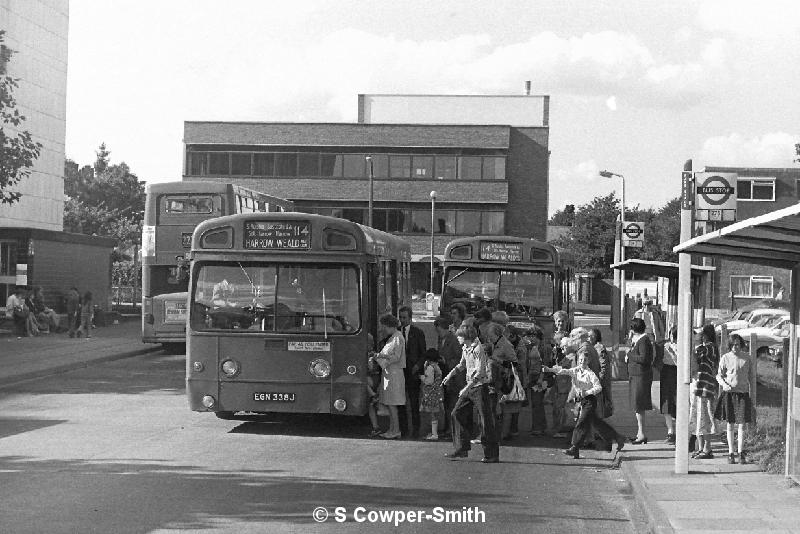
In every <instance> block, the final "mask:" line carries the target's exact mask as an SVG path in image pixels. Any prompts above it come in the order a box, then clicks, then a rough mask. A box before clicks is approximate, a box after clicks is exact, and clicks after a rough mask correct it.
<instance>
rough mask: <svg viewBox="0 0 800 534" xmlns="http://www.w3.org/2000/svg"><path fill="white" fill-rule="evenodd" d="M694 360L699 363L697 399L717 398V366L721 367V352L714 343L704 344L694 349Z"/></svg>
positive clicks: (695, 391) (696, 384) (695, 389)
mask: <svg viewBox="0 0 800 534" xmlns="http://www.w3.org/2000/svg"><path fill="white" fill-rule="evenodd" d="M694 359H695V361H696V362H697V369H698V370H697V376H696V377H695V378H696V382H695V386H694V394H695V396H697V397H703V398H707V399H713V398H714V397H716V396H717V389H718V388H719V384H717V366H718V365H719V352H718V351H717V346H716V345H714V344H713V343H703V344H702V345H698V346H697V348H695V349H694Z"/></svg>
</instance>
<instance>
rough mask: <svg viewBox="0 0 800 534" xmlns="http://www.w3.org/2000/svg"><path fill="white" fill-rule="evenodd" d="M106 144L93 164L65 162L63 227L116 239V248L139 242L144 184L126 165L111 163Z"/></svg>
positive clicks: (100, 149) (99, 150)
mask: <svg viewBox="0 0 800 534" xmlns="http://www.w3.org/2000/svg"><path fill="white" fill-rule="evenodd" d="M109 155H110V152H109V151H108V150H107V148H106V146H105V144H101V145H100V148H99V149H98V151H97V160H96V161H95V163H94V165H93V166H89V165H84V166H83V167H79V165H78V164H77V163H75V162H74V161H72V160H69V159H68V160H66V162H65V165H64V192H65V193H66V195H67V197H68V200H67V202H66V203H65V205H64V228H65V229H66V230H68V231H71V232H78V233H83V234H89V235H102V236H108V237H113V238H116V239H117V243H118V247H119V248H121V249H123V248H129V247H130V246H132V245H134V244H140V240H141V225H142V219H143V217H144V202H145V191H144V184H142V183H141V182H139V179H138V178H137V177H136V175H135V174H133V173H132V172H131V170H130V168H129V167H128V165H127V164H125V163H124V162H123V163H120V164H111V163H110V159H109Z"/></svg>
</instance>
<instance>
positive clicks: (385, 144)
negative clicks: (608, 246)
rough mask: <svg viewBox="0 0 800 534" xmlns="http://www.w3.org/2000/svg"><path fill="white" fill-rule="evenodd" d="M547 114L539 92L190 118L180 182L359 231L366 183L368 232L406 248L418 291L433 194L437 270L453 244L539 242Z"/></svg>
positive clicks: (425, 279)
mask: <svg viewBox="0 0 800 534" xmlns="http://www.w3.org/2000/svg"><path fill="white" fill-rule="evenodd" d="M548 114H549V97H547V96H437V95H359V97H358V122H357V123H274V122H194V121H188V122H186V123H185V124H184V145H185V158H184V171H183V179H184V180H224V181H230V182H233V183H237V184H240V185H244V186H246V187H250V188H252V189H256V190H259V191H263V192H265V193H269V194H272V195H276V196H280V197H284V198H288V199H291V200H293V201H294V202H295V203H296V205H297V209H298V210H299V211H306V212H310V213H321V214H326V215H333V216H337V217H342V218H345V219H350V220H353V221H355V222H359V223H364V224H366V223H367V221H368V218H369V213H368V201H369V190H370V182H372V189H373V226H374V227H376V228H379V229H381V230H386V231H389V232H392V233H396V234H398V235H402V236H403V237H404V238H405V239H407V240H408V241H409V242H411V244H412V253H413V260H415V262H416V263H415V264H414V265H413V266H412V277H413V287H414V289H415V291H417V292H424V291H427V290H428V288H429V285H430V282H429V279H430V278H429V277H430V246H431V245H430V244H431V207H432V206H431V204H432V203H431V198H430V193H431V191H436V200H435V211H434V219H435V223H434V225H433V226H434V228H433V238H434V256H435V261H436V262H438V261H439V260H440V259H441V255H442V254H443V252H444V247H445V245H446V243H447V242H448V241H450V240H452V239H454V238H456V237H463V236H470V235H476V234H495V235H515V236H523V237H533V238H536V239H541V240H544V239H545V233H546V226H547V211H548V180H549V177H548V162H549V151H548V141H549V124H548ZM366 156H370V157H371V161H368V160H367V159H366ZM370 177H372V180H371V179H370ZM435 285H436V286H438V287H441V281H440V279H437V280H436V282H435ZM437 292H438V290H437Z"/></svg>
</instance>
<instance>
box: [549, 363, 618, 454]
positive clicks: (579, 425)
mask: <svg viewBox="0 0 800 534" xmlns="http://www.w3.org/2000/svg"><path fill="white" fill-rule="evenodd" d="M545 370H547V371H550V372H553V373H556V374H557V375H566V376H569V377H570V379H571V381H572V388H573V392H572V396H573V397H574V398H575V399H576V402H577V403H579V405H580V413H579V415H578V420H577V421H576V423H575V430H574V431H573V432H572V442H571V443H572V445H571V446H570V447H569V448H568V449H566V450H565V451H564V454H567V455H569V456H572V457H573V458H574V459H576V460H577V459H578V458H580V444H581V443H583V442H584V440H585V439H586V438H587V437H588V435H589V432H590V431H591V429H592V428H594V429H595V430H596V431H597V432H598V433H599V434H600V436H601V437H602V438H603V440H604V441H606V442H607V443H614V442H616V443H617V452H619V451H621V450H622V448H623V447H624V446H625V438H624V437H623V436H622V435H621V434H620V433H619V432H617V431H616V430H614V427H612V426H611V425H609V424H608V423H606V422H605V421H604V420H602V419H600V418H599V417H597V413H596V410H597V394H598V393H600V392H601V391H602V390H603V387H602V386H601V385H600V379H599V378H597V375H596V374H594V372H593V371H592V370H591V369H589V357H588V355H587V354H586V353H578V364H577V366H575V367H571V368H569V369H564V368H562V367H561V366H558V365H556V366H554V367H546V368H545Z"/></svg>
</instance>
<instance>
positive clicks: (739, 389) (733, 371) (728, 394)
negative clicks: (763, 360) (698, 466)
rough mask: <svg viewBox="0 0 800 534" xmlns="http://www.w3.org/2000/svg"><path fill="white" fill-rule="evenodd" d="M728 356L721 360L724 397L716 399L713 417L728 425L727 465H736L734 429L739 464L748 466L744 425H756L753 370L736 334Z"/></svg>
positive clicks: (742, 344) (720, 380) (720, 379)
mask: <svg viewBox="0 0 800 534" xmlns="http://www.w3.org/2000/svg"><path fill="white" fill-rule="evenodd" d="M728 348H729V352H727V353H725V354H723V356H722V358H720V360H719V370H718V371H717V382H718V383H719V385H720V388H722V393H721V394H720V396H719V399H717V406H716V409H715V410H714V417H715V418H717V419H719V420H720V421H725V422H726V423H727V429H726V430H727V438H728V463H729V464H735V463H736V459H735V455H734V453H733V437H734V436H733V427H734V425H735V426H736V427H737V428H738V437H739V442H738V447H737V448H738V453H739V463H742V464H746V463H747V452H746V451H745V450H744V449H743V448H742V447H743V445H744V425H745V424H747V423H752V422H753V403H752V401H751V399H750V391H752V389H753V385H754V384H753V370H752V367H751V366H750V359H749V358H748V354H747V352H745V349H744V340H743V339H742V337H741V336H739V335H737V334H733V335H732V336H731V337H730V339H729V340H728Z"/></svg>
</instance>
